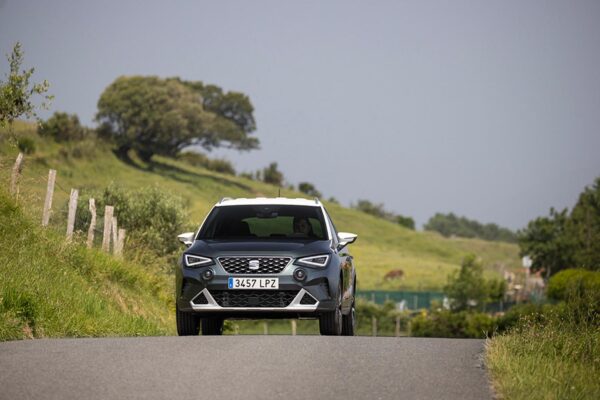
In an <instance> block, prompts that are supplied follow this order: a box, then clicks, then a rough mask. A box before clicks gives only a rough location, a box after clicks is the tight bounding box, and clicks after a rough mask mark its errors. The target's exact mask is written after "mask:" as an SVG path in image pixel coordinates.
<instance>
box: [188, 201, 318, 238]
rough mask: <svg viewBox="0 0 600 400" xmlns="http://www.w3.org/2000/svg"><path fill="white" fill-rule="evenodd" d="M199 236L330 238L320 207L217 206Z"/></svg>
mask: <svg viewBox="0 0 600 400" xmlns="http://www.w3.org/2000/svg"><path fill="white" fill-rule="evenodd" d="M198 239H250V240H262V239H283V240H285V239H300V240H326V239H327V229H326V226H325V219H324V216H323V213H322V212H321V209H320V207H310V206H280V205H261V206H225V207H215V209H214V210H213V211H212V212H211V215H210V216H209V217H208V218H207V221H206V223H205V224H204V226H203V227H202V230H201V231H200V234H199V235H198Z"/></svg>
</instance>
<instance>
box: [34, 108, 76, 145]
mask: <svg viewBox="0 0 600 400" xmlns="http://www.w3.org/2000/svg"><path fill="white" fill-rule="evenodd" d="M38 133H39V135H40V136H49V137H52V138H53V139H54V140H56V141H57V142H67V141H73V140H81V139H83V138H84V137H86V136H87V134H88V130H87V129H86V128H85V127H83V126H82V125H81V123H79V118H78V117H77V115H75V114H72V115H69V114H67V113H62V112H55V113H54V114H53V115H52V116H51V117H50V118H48V120H47V121H45V122H43V123H42V124H41V125H40V126H39V128H38Z"/></svg>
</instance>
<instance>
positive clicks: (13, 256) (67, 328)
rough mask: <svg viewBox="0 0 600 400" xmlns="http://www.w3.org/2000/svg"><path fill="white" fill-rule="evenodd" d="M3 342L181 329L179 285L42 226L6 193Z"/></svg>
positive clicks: (0, 206)
mask: <svg viewBox="0 0 600 400" xmlns="http://www.w3.org/2000/svg"><path fill="white" fill-rule="evenodd" d="M0 248H1V249H2V251H1V252H0V276H1V277H2V280H1V282H2V284H1V285H0V341H2V340H10V339H23V338H32V337H64V336H140V335H144V336H148V335H165V334H174V326H175V322H174V315H173V313H172V312H170V310H171V309H172V308H173V299H172V296H171V293H172V290H171V288H172V283H171V280H170V279H167V277H166V276H164V275H163V276H161V275H160V274H155V273H152V272H150V271H147V270H144V269H142V268H141V267H139V266H138V265H134V264H130V263H127V262H122V261H118V260H115V259H114V258H113V257H111V256H108V255H106V254H103V253H100V252H99V251H95V250H88V249H87V248H84V246H82V245H79V244H70V245H68V244H65V241H64V239H63V236H62V235H57V234H56V233H55V232H53V231H52V230H51V229H46V230H45V229H42V228H41V227H40V226H38V224H37V223H35V222H33V221H31V220H30V219H29V218H28V217H27V216H26V215H24V214H23V212H22V210H21V208H20V207H19V206H18V205H17V204H16V203H15V202H14V201H13V200H12V199H10V198H9V197H8V196H7V193H6V191H5V190H4V189H2V190H0Z"/></svg>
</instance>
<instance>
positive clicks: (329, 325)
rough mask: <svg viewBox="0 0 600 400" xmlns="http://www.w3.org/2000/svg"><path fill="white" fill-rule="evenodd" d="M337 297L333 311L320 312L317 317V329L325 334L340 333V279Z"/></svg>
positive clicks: (341, 320) (335, 334) (338, 334)
mask: <svg viewBox="0 0 600 400" xmlns="http://www.w3.org/2000/svg"><path fill="white" fill-rule="evenodd" d="M337 293H338V298H337V304H336V308H335V310H334V311H329V312H326V313H323V314H321V316H320V317H319V331H320V332H321V335H325V336H340V335H341V334H342V325H343V316H342V281H341V279H340V283H339V285H338V290H337Z"/></svg>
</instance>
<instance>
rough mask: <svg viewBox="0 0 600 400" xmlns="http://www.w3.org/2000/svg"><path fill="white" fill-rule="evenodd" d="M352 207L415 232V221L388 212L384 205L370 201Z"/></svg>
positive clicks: (363, 201)
mask: <svg viewBox="0 0 600 400" xmlns="http://www.w3.org/2000/svg"><path fill="white" fill-rule="evenodd" d="M352 207H353V208H355V209H357V210H360V211H362V212H364V213H367V214H370V215H373V216H375V217H377V218H383V219H386V220H388V221H390V222H395V223H397V224H399V225H402V226H404V227H405V228H408V229H413V230H414V229H415V221H414V220H413V219H412V218H411V217H406V216H404V215H400V214H394V213H393V212H390V211H387V210H386V209H385V207H384V205H383V204H382V203H379V204H375V203H372V202H370V201H369V200H358V201H357V203H356V204H355V205H354V206H352Z"/></svg>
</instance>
